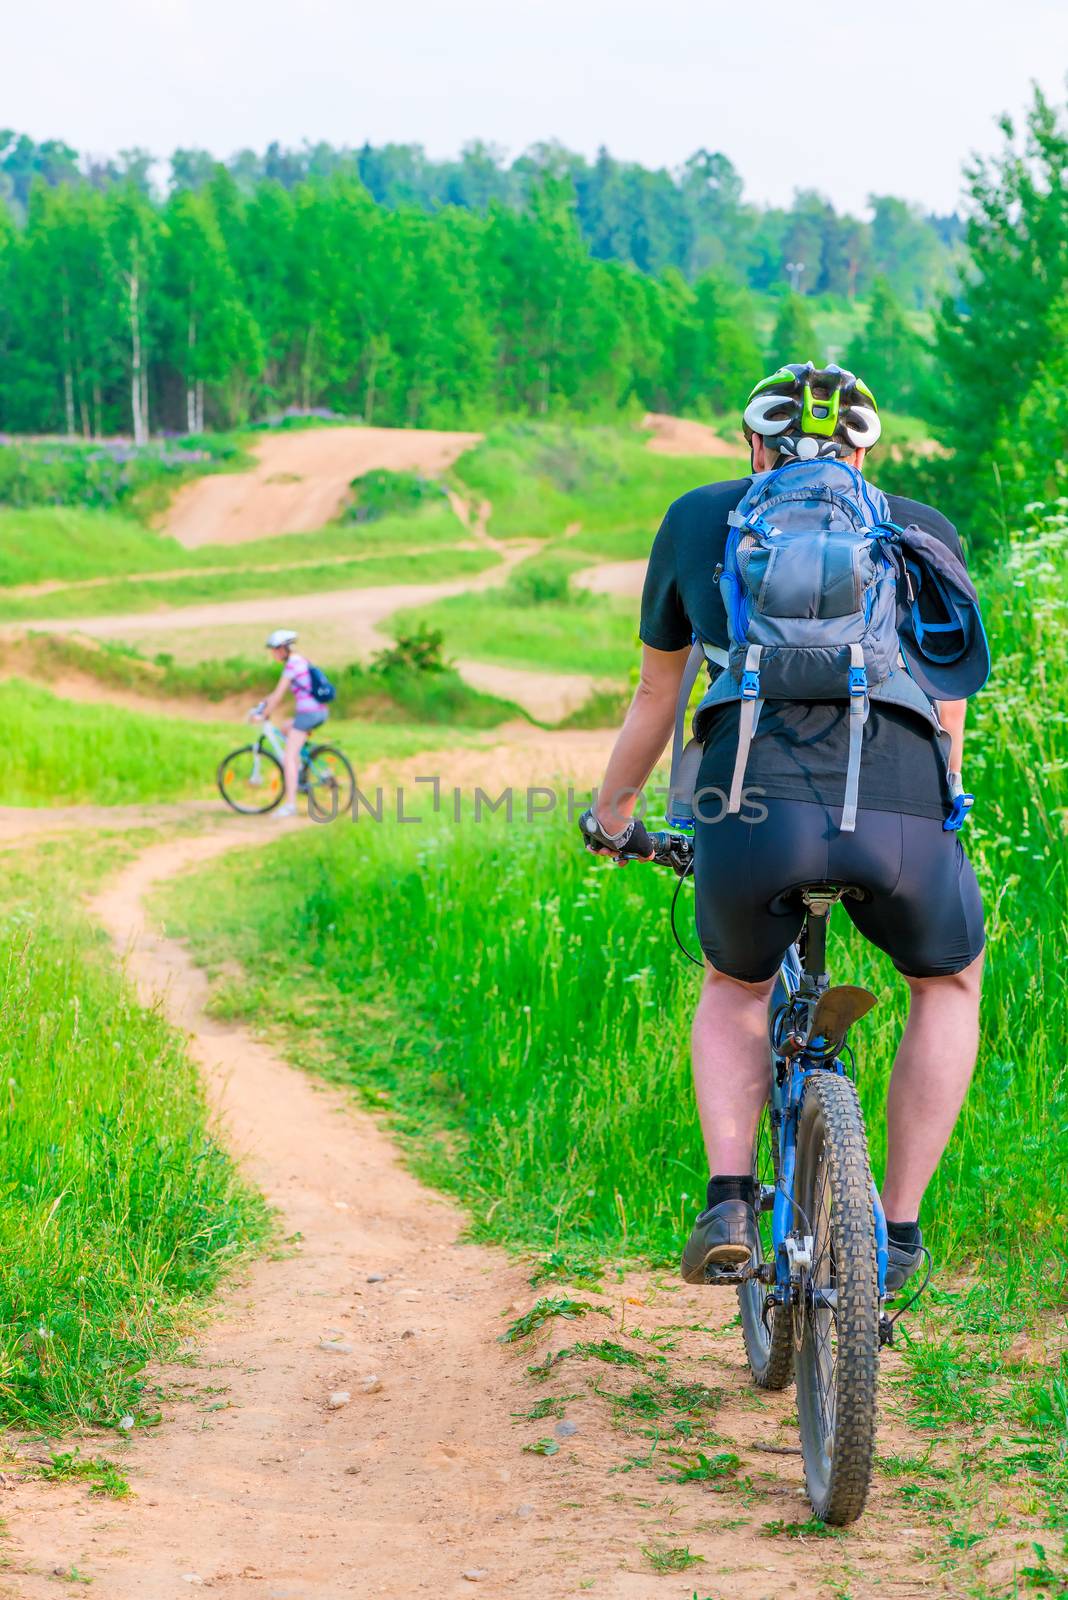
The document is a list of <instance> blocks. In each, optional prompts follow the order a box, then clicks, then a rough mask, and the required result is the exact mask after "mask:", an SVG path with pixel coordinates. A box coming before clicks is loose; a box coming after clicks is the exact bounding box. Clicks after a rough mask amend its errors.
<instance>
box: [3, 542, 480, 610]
mask: <svg viewBox="0 0 1068 1600" xmlns="http://www.w3.org/2000/svg"><path fill="white" fill-rule="evenodd" d="M457 527H459V524H457ZM496 561H497V557H496V556H495V555H494V554H493V552H492V551H489V550H456V549H452V548H450V547H449V546H447V545H443V546H441V547H440V548H438V547H435V548H434V549H433V551H432V552H430V553H425V554H409V553H408V551H404V550H397V551H394V552H391V553H389V554H382V555H360V556H355V557H353V558H352V559H351V560H346V561H334V562H330V563H329V564H327V563H325V562H320V563H312V564H311V565H306V564H304V563H301V564H300V565H299V566H297V567H294V568H293V569H292V570H291V571H289V572H286V571H285V570H282V571H279V570H277V569H276V568H273V567H270V568H260V569H257V568H255V567H251V568H244V567H241V568H233V569H227V570H224V571H219V572H211V573H196V574H188V575H175V576H174V577H158V578H148V577H145V578H125V579H124V578H116V579H115V580H114V581H112V582H109V583H102V584H98V585H94V586H93V587H91V588H88V587H87V588H68V589H57V590H53V591H52V592H51V593H49V594H47V595H37V596H28V597H26V598H22V597H19V596H15V597H13V598H9V599H7V600H5V601H4V603H3V606H4V619H5V621H9V622H34V621H39V620H41V619H42V618H50V619H54V618H57V617H70V618H76V617H91V616H109V615H113V614H115V613H125V612H137V611H155V610H157V609H158V608H159V607H161V606H175V607H181V606H191V605H198V604H200V603H201V602H210V601H226V600H249V599H253V598H255V597H256V596H258V595H272V594H283V593H288V594H314V593H316V592H321V591H322V590H324V589H357V588H359V589H365V588H366V589H370V588H377V587H379V586H380V585H383V584H392V583H444V582H445V581H446V580H447V579H449V578H463V577H473V576H474V575H475V574H476V573H479V572H484V571H485V570H486V568H487V567H492V566H494V565H495V563H496Z"/></svg>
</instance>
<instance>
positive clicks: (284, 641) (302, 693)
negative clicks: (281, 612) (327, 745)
mask: <svg viewBox="0 0 1068 1600" xmlns="http://www.w3.org/2000/svg"><path fill="white" fill-rule="evenodd" d="M296 641H297V636H296V634H295V633H294V632H293V629H292V628H276V629H275V630H274V632H273V633H271V634H269V635H268V637H267V649H268V650H269V651H270V652H271V654H272V656H273V657H274V659H275V660H276V661H280V662H281V663H282V676H281V677H280V678H279V680H278V682H277V684H276V685H275V687H274V688H273V689H272V690H271V693H270V694H269V695H268V696H267V699H266V700H264V701H263V702H262V703H261V704H260V705H258V706H257V707H256V709H255V711H254V712H253V717H254V719H255V721H257V722H266V721H267V719H268V718H269V717H273V716H274V713H275V712H276V711H277V709H278V707H279V706H280V705H281V704H282V702H283V700H284V699H285V697H286V695H287V694H288V693H289V691H290V690H292V692H293V699H294V702H295V709H294V714H293V716H292V717H282V718H279V719H278V726H279V727H280V728H281V729H282V731H283V733H284V734H285V736H286V749H285V758H284V760H283V764H282V769H283V772H284V774H285V795H284V796H283V800H282V804H281V805H280V806H279V807H278V810H277V811H276V812H275V813H274V815H275V816H276V817H292V816H295V815H296V811H297V780H298V776H299V773H300V752H301V750H302V749H303V748H304V743H305V740H306V739H307V737H308V734H309V733H311V732H312V731H313V730H314V729H315V728H321V727H322V725H323V723H324V722H325V721H326V719H327V717H328V716H329V715H330V713H329V712H328V711H327V709H326V706H325V705H324V704H323V703H322V702H321V701H320V700H318V699H316V696H315V693H314V686H315V679H316V675H317V674H316V669H315V668H314V667H313V666H312V665H311V662H310V661H308V660H307V659H306V657H304V656H302V655H301V654H300V652H299V651H297V650H294V648H293V646H294V645H295V644H296Z"/></svg>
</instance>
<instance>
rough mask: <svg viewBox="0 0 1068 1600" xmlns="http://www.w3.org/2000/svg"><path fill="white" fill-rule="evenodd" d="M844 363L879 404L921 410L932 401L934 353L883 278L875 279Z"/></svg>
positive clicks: (898, 408)
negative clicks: (860, 327) (862, 321)
mask: <svg viewBox="0 0 1068 1600" xmlns="http://www.w3.org/2000/svg"><path fill="white" fill-rule="evenodd" d="M845 364H846V366H847V367H850V368H852V370H853V371H854V372H858V373H860V375H861V376H862V377H863V378H864V380H865V382H866V383H867V384H868V385H869V387H870V388H871V389H872V391H873V393H874V394H875V396H876V397H877V399H878V401H879V403H880V405H882V406H885V407H893V408H896V409H897V410H899V411H907V412H910V413H912V414H914V415H922V414H923V413H924V411H925V409H926V406H927V404H928V403H929V401H930V388H931V382H930V369H931V355H930V350H929V348H928V346H927V345H926V344H925V343H924V341H923V340H922V339H921V338H920V336H919V334H918V333H917V332H916V331H915V329H914V328H913V327H912V326H911V325H910V323H909V321H908V319H907V318H906V316H905V313H904V311H903V310H902V307H901V303H900V301H898V300H897V299H896V297H895V296H894V293H893V291H892V290H891V288H890V285H889V284H888V283H887V281H886V279H885V278H876V280H875V282H874V283H873V285H872V293H871V303H870V305H869V308H868V318H867V321H866V323H865V325H864V331H863V332H862V333H861V334H860V336H859V337H858V338H857V339H856V340H855V341H854V342H853V344H851V345H850V347H849V349H848V350H847V352H846V357H845Z"/></svg>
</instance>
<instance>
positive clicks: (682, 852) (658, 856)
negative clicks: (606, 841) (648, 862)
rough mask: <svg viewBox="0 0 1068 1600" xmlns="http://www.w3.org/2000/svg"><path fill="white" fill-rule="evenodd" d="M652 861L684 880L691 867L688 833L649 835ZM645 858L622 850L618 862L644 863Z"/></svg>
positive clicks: (691, 857)
mask: <svg viewBox="0 0 1068 1600" xmlns="http://www.w3.org/2000/svg"><path fill="white" fill-rule="evenodd" d="M649 839H650V842H651V843H652V846H653V860H654V861H655V862H656V864H657V865H658V866H661V867H670V868H671V870H672V872H674V873H675V874H676V876H677V877H680V878H684V877H685V876H686V874H687V873H688V872H689V871H690V869H691V867H692V866H693V840H692V839H691V838H690V836H689V834H688V833H651V834H650V835H649ZM645 859H646V857H645V856H639V855H631V854H630V853H629V852H628V851H626V850H624V851H622V852H621V853H620V856H619V860H620V861H644V860H645Z"/></svg>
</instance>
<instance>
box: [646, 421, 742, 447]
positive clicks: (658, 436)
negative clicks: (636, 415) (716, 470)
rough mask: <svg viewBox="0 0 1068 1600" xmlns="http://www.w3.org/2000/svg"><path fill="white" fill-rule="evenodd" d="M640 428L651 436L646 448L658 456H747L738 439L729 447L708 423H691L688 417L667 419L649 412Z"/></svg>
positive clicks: (740, 439) (739, 431)
mask: <svg viewBox="0 0 1068 1600" xmlns="http://www.w3.org/2000/svg"><path fill="white" fill-rule="evenodd" d="M642 427H643V428H647V429H648V430H649V432H650V434H651V435H652V437H651V438H650V439H649V442H648V445H647V446H646V448H647V449H649V450H651V451H652V452H653V454H654V455H658V456H738V457H739V458H743V457H744V456H745V455H746V454H747V450H746V446H745V444H744V442H743V440H742V438H741V429H740V428H739V430H738V433H739V439H738V443H737V444H728V443H727V441H726V440H725V439H721V438H720V436H719V434H718V433H717V432H716V430H715V429H714V428H710V427H709V426H708V424H707V423H704V422H693V421H691V419H690V418H689V417H669V416H667V415H666V413H664V412H661V411H650V412H648V413H647V414H646V415H645V416H644V417H643V418H642Z"/></svg>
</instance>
